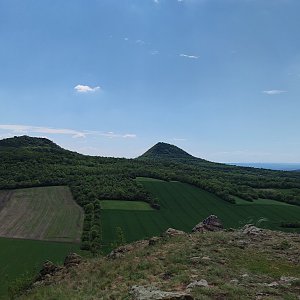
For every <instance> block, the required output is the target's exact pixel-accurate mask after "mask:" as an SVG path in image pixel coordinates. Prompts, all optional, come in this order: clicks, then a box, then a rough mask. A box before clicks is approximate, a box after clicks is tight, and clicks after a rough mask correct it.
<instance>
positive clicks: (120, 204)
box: [100, 200, 153, 211]
mask: <svg viewBox="0 0 300 300" xmlns="http://www.w3.org/2000/svg"><path fill="white" fill-rule="evenodd" d="M100 203H101V209H113V210H130V211H132V210H140V211H148V210H153V208H151V206H150V205H149V204H148V203H146V202H142V201H124V200H102V201H101V202H100Z"/></svg>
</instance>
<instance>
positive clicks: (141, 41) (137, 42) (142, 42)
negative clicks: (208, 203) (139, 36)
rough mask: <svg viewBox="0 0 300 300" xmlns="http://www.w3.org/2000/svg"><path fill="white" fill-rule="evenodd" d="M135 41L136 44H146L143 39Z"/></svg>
mask: <svg viewBox="0 0 300 300" xmlns="http://www.w3.org/2000/svg"><path fill="white" fill-rule="evenodd" d="M135 42H136V44H138V45H145V44H146V43H145V41H143V40H136V41H135Z"/></svg>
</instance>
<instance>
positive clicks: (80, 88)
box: [74, 84, 100, 93]
mask: <svg viewBox="0 0 300 300" xmlns="http://www.w3.org/2000/svg"><path fill="white" fill-rule="evenodd" d="M74 90H76V92H77V93H93V92H96V91H98V90H100V86H95V87H90V86H88V85H82V84H78V85H76V86H75V87H74Z"/></svg>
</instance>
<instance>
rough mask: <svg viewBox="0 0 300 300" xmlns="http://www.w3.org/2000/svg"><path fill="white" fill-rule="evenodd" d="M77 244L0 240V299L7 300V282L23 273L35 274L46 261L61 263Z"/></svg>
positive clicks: (77, 248) (76, 248) (76, 249)
mask: <svg viewBox="0 0 300 300" xmlns="http://www.w3.org/2000/svg"><path fill="white" fill-rule="evenodd" d="M78 250H79V245H78V244H70V243H58V242H44V241H31V240H21V239H8V238H0V278H1V280H0V299H7V297H8V296H7V287H8V285H9V282H11V281H12V280H14V279H15V278H17V277H19V276H21V275H23V274H25V273H27V272H28V273H30V274H31V273H33V272H34V273H37V271H38V270H39V269H40V267H41V265H42V264H43V263H44V262H45V261H46V260H51V261H53V262H56V263H62V262H63V260H64V258H65V256H66V255H67V254H68V253H70V252H74V251H75V252H78Z"/></svg>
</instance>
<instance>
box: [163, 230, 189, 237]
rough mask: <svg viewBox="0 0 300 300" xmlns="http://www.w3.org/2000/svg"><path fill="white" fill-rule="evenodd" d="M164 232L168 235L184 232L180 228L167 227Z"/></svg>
mask: <svg viewBox="0 0 300 300" xmlns="http://www.w3.org/2000/svg"><path fill="white" fill-rule="evenodd" d="M165 234H166V235H168V236H175V235H183V234H185V232H184V231H181V230H177V229H174V228H169V229H167V230H166V232H165Z"/></svg>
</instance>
